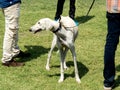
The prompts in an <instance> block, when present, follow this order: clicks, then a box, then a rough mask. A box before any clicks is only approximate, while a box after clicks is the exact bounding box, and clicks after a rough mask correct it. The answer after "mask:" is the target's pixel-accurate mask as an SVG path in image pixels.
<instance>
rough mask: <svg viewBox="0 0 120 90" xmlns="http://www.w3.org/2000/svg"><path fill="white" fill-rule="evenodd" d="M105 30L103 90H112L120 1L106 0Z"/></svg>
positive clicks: (119, 19) (119, 23)
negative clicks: (106, 30)
mask: <svg viewBox="0 0 120 90" xmlns="http://www.w3.org/2000/svg"><path fill="white" fill-rule="evenodd" d="M106 5H107V13H106V17H107V29H108V33H107V36H106V44H105V50H104V70H103V76H104V90H112V88H113V86H114V83H115V51H116V49H117V45H118V43H119V36H120V0H106Z"/></svg>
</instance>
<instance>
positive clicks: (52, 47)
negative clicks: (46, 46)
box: [46, 34, 57, 70]
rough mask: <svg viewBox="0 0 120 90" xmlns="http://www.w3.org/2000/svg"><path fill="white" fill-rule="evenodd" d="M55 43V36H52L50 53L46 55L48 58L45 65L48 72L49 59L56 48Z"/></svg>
mask: <svg viewBox="0 0 120 90" xmlns="http://www.w3.org/2000/svg"><path fill="white" fill-rule="evenodd" d="M56 43H57V36H56V35H55V34H54V37H53V41H52V45H51V49H50V51H49V53H48V58H47V63H46V70H50V59H51V55H52V51H53V49H54V48H55V46H56Z"/></svg>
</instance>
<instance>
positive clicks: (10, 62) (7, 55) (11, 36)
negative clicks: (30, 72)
mask: <svg viewBox="0 0 120 90" xmlns="http://www.w3.org/2000/svg"><path fill="white" fill-rule="evenodd" d="M20 3H21V0H0V8H1V9H2V12H3V14H4V17H5V34H4V40H3V57H2V65H3V66H8V67H9V66H13V67H17V66H23V65H24V63H22V62H17V61H15V60H14V57H26V56H28V53H24V52H23V51H21V50H20V49H19V46H18V44H17V42H18V30H19V23H18V22H19V17H20Z"/></svg>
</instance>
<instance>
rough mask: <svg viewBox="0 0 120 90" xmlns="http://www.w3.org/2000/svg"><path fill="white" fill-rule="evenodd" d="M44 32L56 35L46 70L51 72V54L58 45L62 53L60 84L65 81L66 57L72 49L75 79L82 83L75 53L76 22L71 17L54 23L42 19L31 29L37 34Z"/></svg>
mask: <svg viewBox="0 0 120 90" xmlns="http://www.w3.org/2000/svg"><path fill="white" fill-rule="evenodd" d="M42 30H50V31H52V32H53V33H54V38H53V41H52V45H51V50H50V52H49V54H48V59H47V64H46V69H47V70H49V69H50V68H49V62H50V57H51V52H52V50H53V48H54V47H55V45H56V44H57V46H58V49H59V52H60V61H61V62H60V65H61V75H60V79H59V81H58V82H59V83H60V82H63V81H64V69H66V68H67V66H66V63H65V57H66V53H67V51H68V50H69V49H70V51H71V53H72V56H73V60H74V66H75V78H76V81H77V82H78V83H81V81H80V78H79V74H78V67H77V60H76V53H75V46H74V42H75V39H76V37H77V35H78V27H77V26H76V24H75V22H74V21H73V20H72V19H71V18H70V17H68V16H67V17H63V16H61V18H60V20H59V21H54V20H51V19H49V18H43V19H40V20H39V21H38V22H37V23H36V24H35V25H33V26H32V27H31V28H30V31H31V32H34V33H37V32H38V31H42Z"/></svg>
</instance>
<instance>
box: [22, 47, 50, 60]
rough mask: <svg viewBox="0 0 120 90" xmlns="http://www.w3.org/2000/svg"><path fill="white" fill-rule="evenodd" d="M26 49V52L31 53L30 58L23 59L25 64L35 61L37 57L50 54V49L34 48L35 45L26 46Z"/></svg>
mask: <svg viewBox="0 0 120 90" xmlns="http://www.w3.org/2000/svg"><path fill="white" fill-rule="evenodd" d="M25 48H26V49H27V50H26V51H25V52H26V53H27V52H28V53H30V54H31V55H30V57H27V59H26V58H24V59H25V60H24V59H23V62H27V61H31V60H33V59H36V58H37V57H40V56H41V55H44V54H46V53H48V52H49V50H50V48H44V47H43V46H33V45H29V46H25Z"/></svg>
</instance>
